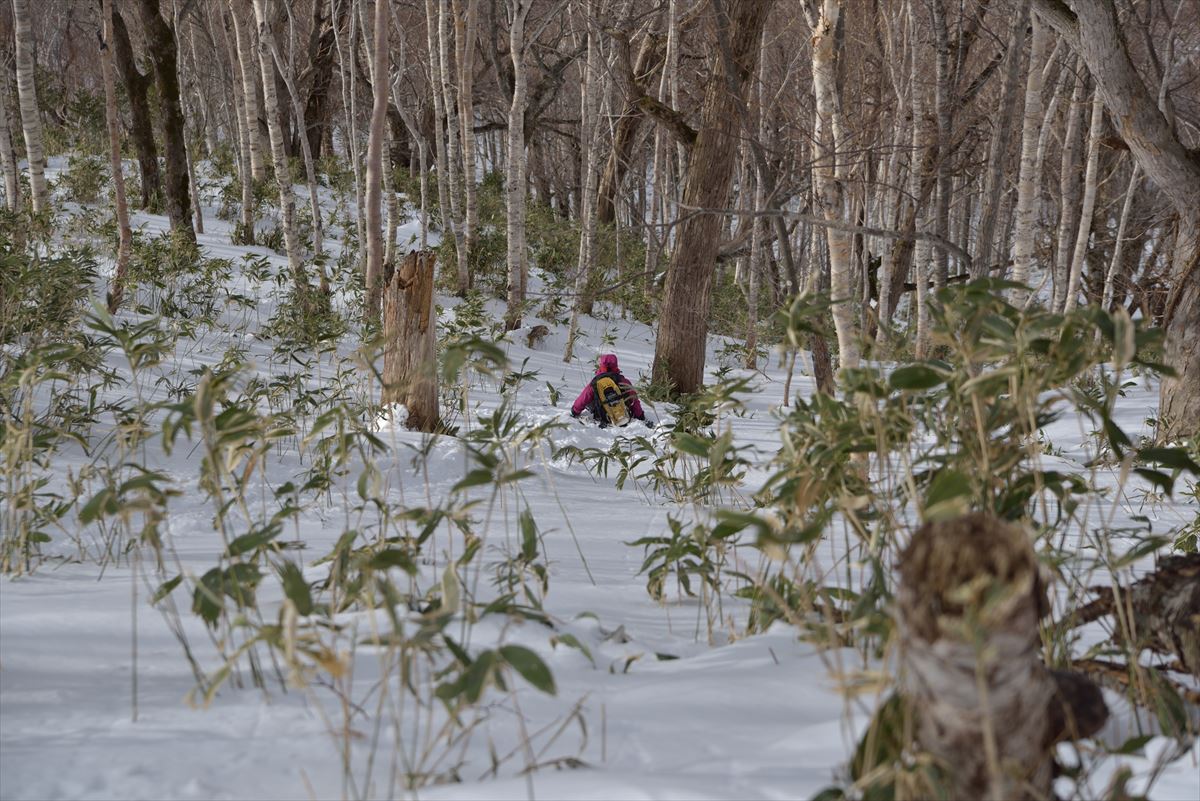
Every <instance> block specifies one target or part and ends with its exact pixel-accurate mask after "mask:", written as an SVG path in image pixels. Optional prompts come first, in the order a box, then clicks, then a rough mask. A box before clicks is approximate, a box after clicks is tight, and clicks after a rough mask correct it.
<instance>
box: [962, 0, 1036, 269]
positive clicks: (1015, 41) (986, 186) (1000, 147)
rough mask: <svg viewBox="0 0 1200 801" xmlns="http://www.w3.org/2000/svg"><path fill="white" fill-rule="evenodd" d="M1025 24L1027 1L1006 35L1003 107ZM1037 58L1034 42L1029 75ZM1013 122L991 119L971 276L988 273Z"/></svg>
mask: <svg viewBox="0 0 1200 801" xmlns="http://www.w3.org/2000/svg"><path fill="white" fill-rule="evenodd" d="M1028 26H1029V7H1028V5H1027V4H1022V7H1021V13H1020V14H1018V15H1016V16H1015V17H1014V18H1013V26H1012V29H1011V30H1010V31H1009V34H1008V54H1007V59H1008V64H1007V66H1006V68H1005V70H1004V85H1003V87H1002V88H1001V89H1000V107H1001V108H1004V109H1011V108H1013V107H1014V106H1015V105H1016V100H1017V85H1018V82H1019V79H1020V74H1021V55H1022V52H1023V51H1024V49H1025V29H1026V28H1027V27H1028ZM1043 47H1044V43H1043ZM1038 57H1039V53H1038V48H1037V45H1036V44H1035V45H1034V47H1033V48H1032V51H1031V53H1030V62H1029V63H1030V67H1029V69H1030V74H1031V75H1032V74H1033V71H1034V70H1040V69H1041V67H1040V66H1039V65H1038V64H1037V61H1038ZM1038 92H1039V95H1038V103H1039V104H1040V103H1041V95H1040V92H1041V87H1040V86H1039V87H1038ZM1014 121H1015V120H1014V117H1013V115H1012V114H1004V115H1002V116H1001V117H1000V119H996V120H993V129H992V130H993V133H992V138H991V142H990V143H989V145H988V160H987V170H986V172H985V173H984V179H983V201H982V206H981V208H980V211H979V244H978V246H977V247H976V249H975V258H974V260H973V261H972V262H971V277H972V278H981V277H984V276H986V275H988V273H989V272H990V271H991V268H992V262H993V261H994V254H995V239H996V220H997V218H998V217H999V214H1000V195H1001V192H1002V190H1003V188H1004V170H1003V167H1004V166H1005V156H1006V155H1007V153H1008V143H1009V141H1010V140H1011V139H1012V129H1013V122H1014ZM1022 155H1023V151H1022ZM1018 191H1020V190H1018ZM1007 255H1008V254H1007V253H1003V254H1002V263H1003V259H1004V258H1006V257H1007Z"/></svg>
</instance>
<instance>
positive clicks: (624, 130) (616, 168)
mask: <svg viewBox="0 0 1200 801" xmlns="http://www.w3.org/2000/svg"><path fill="white" fill-rule="evenodd" d="M661 45H662V41H661V40H660V38H659V37H656V36H650V35H647V36H646V39H645V40H644V41H643V42H642V46H641V47H640V48H639V49H638V55H637V63H636V64H634V66H633V81H635V82H636V81H644V80H646V76H647V73H653V72H656V71H657V70H658V68H659V67H660V66H661V64H662V52H661V51H662V48H661ZM641 94H642V93H638V94H636V95H631V96H629V97H628V98H627V99H626V101H625V108H624V110H622V112H621V118H620V119H619V120H618V121H617V126H616V130H615V131H614V132H613V143H612V150H611V151H609V154H608V160H607V161H606V162H605V163H604V171H603V172H602V173H601V174H600V186H599V188H598V189H597V190H596V221H597V222H598V223H600V224H601V225H612V224H613V223H615V222H616V220H617V203H616V200H617V192H619V191H620V188H621V184H622V182H623V181H624V179H625V173H626V171H627V170H628V168H629V159H630V156H631V154H632V151H633V145H634V143H635V142H636V141H637V134H638V131H639V130H641V127H642V122H643V121H644V119H645V114H644V112H643V111H642V107H641V106H640V105H639V104H638V99H639V97H640V96H641ZM587 313H588V314H590V313H591V312H590V311H589V312H587Z"/></svg>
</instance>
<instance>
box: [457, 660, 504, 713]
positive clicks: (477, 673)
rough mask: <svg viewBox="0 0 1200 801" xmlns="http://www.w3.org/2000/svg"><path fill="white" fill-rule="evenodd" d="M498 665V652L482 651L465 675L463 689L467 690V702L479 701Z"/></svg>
mask: <svg viewBox="0 0 1200 801" xmlns="http://www.w3.org/2000/svg"><path fill="white" fill-rule="evenodd" d="M495 667H496V652H495V651H481V652H480V653H479V655H478V656H476V657H475V661H474V662H472V663H471V666H470V667H469V668H467V672H466V673H465V674H464V675H463V678H462V681H463V689H464V690H465V691H466V695H467V702H468V703H472V704H474V703H477V702H478V701H479V699H480V697H481V696H482V695H483V691H484V689H486V688H487V684H488V680H489V679H490V678H491V677H492V671H493V670H494V669H495Z"/></svg>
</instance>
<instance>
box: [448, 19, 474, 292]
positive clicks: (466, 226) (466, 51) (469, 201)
mask: <svg viewBox="0 0 1200 801" xmlns="http://www.w3.org/2000/svg"><path fill="white" fill-rule="evenodd" d="M454 8H455V13H454V26H455V36H454V41H455V46H456V48H457V50H456V52H457V55H458V57H457V62H458V120H459V126H460V128H461V135H460V139H461V142H462V163H463V207H464V209H463V256H464V258H465V259H466V261H467V269H468V274H467V283H468V286H469V285H470V283H471V275H470V263H471V255H472V254H473V253H474V252H475V249H476V248H477V247H478V244H479V191H478V188H477V186H476V183H475V161H476V157H475V150H476V148H475V40H476V38H477V36H478V30H479V0H466V8H465V9H464V8H463V7H462V0H454Z"/></svg>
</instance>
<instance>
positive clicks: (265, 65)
mask: <svg viewBox="0 0 1200 801" xmlns="http://www.w3.org/2000/svg"><path fill="white" fill-rule="evenodd" d="M267 2H268V0H253V3H254V15H255V19H256V21H257V23H258V63H259V67H260V71H261V73H262V91H263V110H264V111H265V112H266V117H267V132H268V133H269V134H270V137H271V156H272V161H273V162H274V167H275V183H276V185H277V186H278V189H279V216H280V218H281V224H282V226H283V240H284V249H285V250H287V257H288V268H289V269H290V270H291V272H292V279H293V280H294V281H295V283H296V291H297V292H298V293H301V294H302V295H303V294H304V293H306V292H307V288H308V286H307V283H308V282H307V278H306V276H305V274H304V262H303V260H302V257H301V254H300V237H299V236H297V234H296V198H295V196H294V195H293V194H292V173H291V170H290V169H289V168H288V160H287V153H286V151H285V150H284V142H283V129H282V128H281V127H280V124H279V100H278V95H276V93H275V69H274V66H273V62H272V60H271V52H270V44H269V42H270V40H271V29H270V21H269V18H268V16H267V10H268V9H267Z"/></svg>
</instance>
